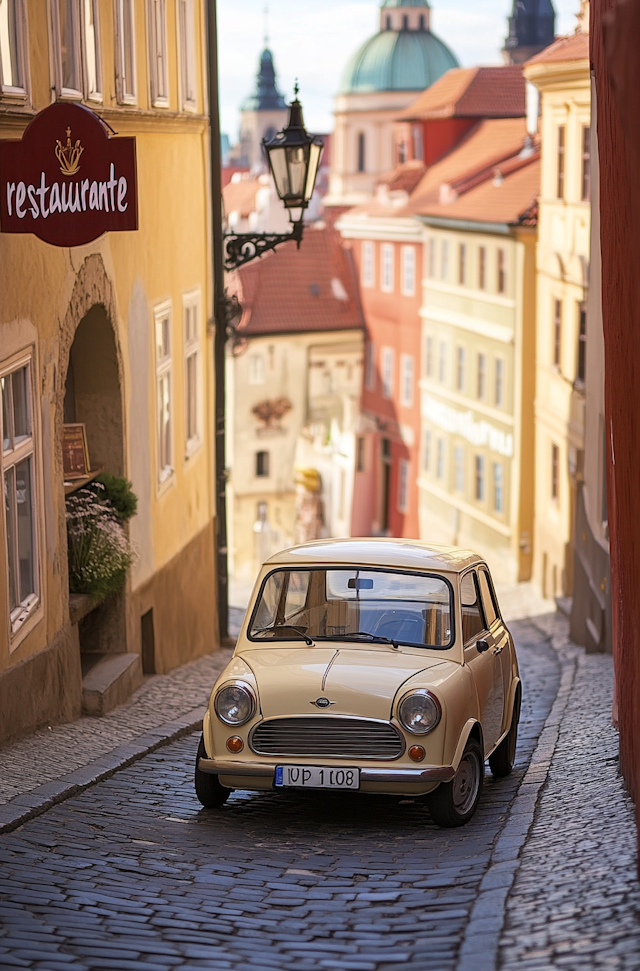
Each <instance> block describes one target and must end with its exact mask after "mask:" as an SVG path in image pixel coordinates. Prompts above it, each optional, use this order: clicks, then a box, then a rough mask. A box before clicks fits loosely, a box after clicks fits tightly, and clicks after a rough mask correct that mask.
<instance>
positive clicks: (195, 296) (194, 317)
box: [183, 291, 202, 455]
mask: <svg viewBox="0 0 640 971" xmlns="http://www.w3.org/2000/svg"><path fill="white" fill-rule="evenodd" d="M199 310H200V292H199V291H196V292H193V293H191V294H185V296H184V298H183V314H184V378H185V440H186V444H187V455H191V453H192V452H194V451H195V450H196V449H197V448H198V447H199V445H200V412H201V395H202V392H201V390H200V385H201V377H200V320H199V318H200V314H199Z"/></svg>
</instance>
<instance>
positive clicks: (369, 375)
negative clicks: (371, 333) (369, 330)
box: [364, 341, 376, 391]
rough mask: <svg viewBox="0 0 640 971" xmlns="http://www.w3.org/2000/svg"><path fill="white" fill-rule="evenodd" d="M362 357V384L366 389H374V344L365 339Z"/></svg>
mask: <svg viewBox="0 0 640 971" xmlns="http://www.w3.org/2000/svg"><path fill="white" fill-rule="evenodd" d="M364 353H365V358H364V386H365V388H366V389H367V391H375V390H376V345H375V344H374V342H373V341H367V344H366V348H365V352H364Z"/></svg>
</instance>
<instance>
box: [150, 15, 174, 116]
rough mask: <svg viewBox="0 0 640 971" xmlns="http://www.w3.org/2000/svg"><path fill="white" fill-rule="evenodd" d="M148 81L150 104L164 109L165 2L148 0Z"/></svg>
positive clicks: (167, 96)
mask: <svg viewBox="0 0 640 971" xmlns="http://www.w3.org/2000/svg"><path fill="white" fill-rule="evenodd" d="M149 80H150V82H151V104H153V105H155V106H160V107H166V106H167V105H168V103H169V92H168V82H167V24H166V11H165V0H149Z"/></svg>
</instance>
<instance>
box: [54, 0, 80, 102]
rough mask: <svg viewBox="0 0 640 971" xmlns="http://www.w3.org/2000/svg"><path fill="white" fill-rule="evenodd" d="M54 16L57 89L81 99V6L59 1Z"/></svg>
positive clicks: (69, 1) (68, 1) (75, 3)
mask: <svg viewBox="0 0 640 971" xmlns="http://www.w3.org/2000/svg"><path fill="white" fill-rule="evenodd" d="M55 7H56V12H55V13H54V15H53V26H54V35H55V36H54V51H55V55H56V62H57V63H56V74H57V87H58V90H59V91H60V93H61V94H63V95H68V96H71V97H74V98H81V97H82V92H83V84H82V63H81V60H80V5H79V4H78V3H77V0H57V3H56V5H55Z"/></svg>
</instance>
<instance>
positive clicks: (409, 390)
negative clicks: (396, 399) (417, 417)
mask: <svg viewBox="0 0 640 971" xmlns="http://www.w3.org/2000/svg"><path fill="white" fill-rule="evenodd" d="M414 385H415V362H414V359H413V354H401V355H400V404H401V405H402V407H403V408H413V402H414V397H415V395H414Z"/></svg>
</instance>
